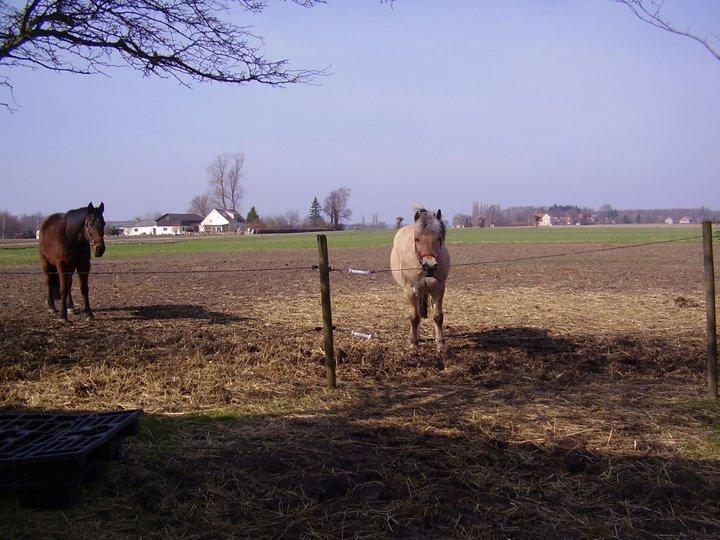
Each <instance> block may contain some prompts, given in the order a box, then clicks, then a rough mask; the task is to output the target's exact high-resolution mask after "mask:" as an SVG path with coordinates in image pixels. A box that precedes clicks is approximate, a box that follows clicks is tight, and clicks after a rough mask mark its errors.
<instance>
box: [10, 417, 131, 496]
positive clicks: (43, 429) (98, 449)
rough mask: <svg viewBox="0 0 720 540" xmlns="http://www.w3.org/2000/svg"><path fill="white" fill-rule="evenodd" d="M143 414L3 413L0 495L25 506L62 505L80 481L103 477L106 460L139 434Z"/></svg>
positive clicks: (117, 456) (116, 457)
mask: <svg viewBox="0 0 720 540" xmlns="http://www.w3.org/2000/svg"><path fill="white" fill-rule="evenodd" d="M141 414H142V411H141V410H133V411H122V412H107V413H83V414H54V413H47V414H37V413H14V414H0V493H2V494H16V495H18V497H19V498H20V502H21V504H23V505H25V506H32V507H63V506H71V505H72V504H73V503H74V502H75V489H76V487H77V486H78V484H80V482H83V481H87V480H91V479H94V478H96V477H97V476H98V475H99V472H100V469H101V466H102V460H107V459H118V458H120V456H121V455H122V439H123V437H126V436H128V435H136V434H137V432H138V425H139V418H140V415H141Z"/></svg>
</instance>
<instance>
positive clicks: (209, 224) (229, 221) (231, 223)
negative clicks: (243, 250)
mask: <svg viewBox="0 0 720 540" xmlns="http://www.w3.org/2000/svg"><path fill="white" fill-rule="evenodd" d="M244 229H245V218H244V217H242V216H241V215H240V213H239V212H236V211H234V210H228V209H227V208H213V210H212V211H211V212H210V213H209V214H208V215H207V216H205V219H203V220H202V221H201V222H200V232H204V233H224V232H238V231H243V230H244Z"/></svg>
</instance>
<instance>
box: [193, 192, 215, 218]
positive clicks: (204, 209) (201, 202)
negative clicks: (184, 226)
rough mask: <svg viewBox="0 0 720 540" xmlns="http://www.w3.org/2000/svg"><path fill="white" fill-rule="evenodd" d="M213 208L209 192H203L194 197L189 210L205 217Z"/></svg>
mask: <svg viewBox="0 0 720 540" xmlns="http://www.w3.org/2000/svg"><path fill="white" fill-rule="evenodd" d="M212 209H213V208H212V201H211V200H210V195H209V194H208V193H201V194H200V195H195V196H194V197H193V198H192V201H190V206H189V207H188V212H191V213H193V214H197V215H198V216H202V217H205V216H207V215H208V214H209V213H210V212H211V211H212Z"/></svg>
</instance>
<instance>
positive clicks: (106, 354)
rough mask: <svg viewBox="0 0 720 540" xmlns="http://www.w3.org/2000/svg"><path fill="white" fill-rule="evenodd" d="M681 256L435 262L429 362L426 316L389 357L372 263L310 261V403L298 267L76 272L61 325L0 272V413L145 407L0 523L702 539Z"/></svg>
mask: <svg viewBox="0 0 720 540" xmlns="http://www.w3.org/2000/svg"><path fill="white" fill-rule="evenodd" d="M578 247H586V246H565V245H563V246H560V247H558V246H543V245H533V246H527V245H512V246H499V245H493V246H452V256H453V260H454V261H455V262H467V261H470V260H480V259H488V260H489V259H496V258H511V257H513V256H522V255H523V254H529V255H539V254H543V253H549V252H556V251H559V250H572V249H574V248H578ZM697 249H698V248H697V246H691V245H686V244H671V245H661V246H654V247H653V248H652V249H650V250H647V249H645V250H643V249H640V248H638V249H632V250H627V251H613V252H607V253H604V254H602V255H597V256H592V257H590V256H583V257H580V256H574V257H570V258H568V259H540V260H537V261H533V262H532V263H506V264H502V265H498V266H494V265H492V266H491V265H488V266H482V267H461V268H457V269H456V270H454V271H453V273H452V275H451V278H450V281H449V284H448V293H447V300H446V304H447V305H446V308H447V312H446V319H445V320H446V324H447V334H448V341H449V345H450V348H451V352H450V355H449V356H447V357H440V356H437V355H436V354H435V353H434V349H433V346H432V343H431V333H430V329H429V325H428V324H427V323H424V324H423V327H422V329H423V330H422V332H423V334H422V335H423V337H424V341H423V342H422V343H421V349H420V352H419V353H411V352H410V351H409V349H408V346H407V334H408V328H407V322H406V313H405V309H406V308H405V305H404V300H403V298H402V297H401V295H400V294H399V292H398V290H397V289H396V287H395V285H394V284H393V282H392V280H391V278H390V276H388V275H387V274H376V275H373V276H370V277H361V276H347V275H344V274H341V273H333V274H332V285H331V287H332V292H333V310H334V321H335V323H336V324H337V331H336V350H337V354H338V378H339V381H340V388H339V390H338V391H337V392H332V393H327V392H326V391H325V390H324V383H323V376H324V365H323V354H322V350H321V348H320V344H321V335H320V333H319V332H317V330H316V328H317V327H318V325H319V323H320V319H319V317H320V310H319V293H318V277H317V274H316V273H315V272H312V271H309V270H308V271H292V272H276V273H269V274H251V273H250V274H248V273H243V274H231V273H229V274H187V275H182V274H173V275H152V274H149V275H146V276H137V275H117V276H109V275H103V276H101V275H98V276H94V277H92V278H91V295H92V299H93V302H94V305H95V307H96V315H97V319H96V320H94V321H90V320H87V319H85V318H84V317H82V316H75V317H72V316H71V323H70V324H69V325H65V326H63V325H61V324H59V323H58V322H57V321H56V320H54V319H53V318H52V317H51V316H50V315H49V314H48V313H46V311H45V310H44V309H43V304H42V302H43V290H42V284H41V280H40V279H39V278H38V279H35V278H27V277H14V278H9V277H8V278H3V279H2V280H0V308H1V309H2V312H1V313H2V315H0V342H1V343H2V347H1V348H0V385H2V388H3V393H2V396H0V405H2V406H5V407H12V408H24V409H30V410H46V409H66V410H67V409H78V410H79V409H83V410H85V409H96V410H97V409H102V410H106V409H114V408H131V407H143V408H144V409H145V410H146V411H147V412H149V413H151V416H150V417H148V418H146V419H145V420H144V422H143V429H142V436H141V438H140V439H139V440H137V441H132V442H131V443H130V445H129V447H128V450H127V452H126V457H125V460H124V462H123V463H121V464H120V465H117V466H112V467H110V468H109V469H108V471H107V476H106V480H107V482H106V483H100V484H96V485H89V486H87V487H85V488H83V492H82V494H81V504H80V505H79V507H78V508H76V509H74V510H72V511H70V512H67V513H65V514H64V515H62V516H61V515H57V514H54V513H44V514H43V513H33V512H27V511H24V510H18V509H17V508H16V507H15V505H14V502H13V501H0V523H2V524H3V525H0V530H2V531H3V533H4V534H3V536H15V535H22V534H25V535H30V536H42V535H47V534H50V533H51V531H52V532H58V531H62V532H61V534H64V535H67V536H70V535H73V536H82V537H88V536H98V535H100V536H102V535H105V536H107V535H113V536H117V535H133V536H137V535H158V534H165V535H167V534H171V535H173V536H176V535H177V536H180V535H190V536H198V535H204V534H208V531H212V533H213V534H216V535H218V536H275V535H277V536H283V535H285V536H291V537H294V536H303V535H305V536H358V537H377V536H406V537H407V536H412V537H415V536H421V535H430V536H477V535H484V534H485V535H486V534H488V531H494V532H496V534H498V535H505V536H571V537H573V536H613V535H623V536H644V535H645V536H658V535H668V534H669V535H678V534H691V535H692V534H695V535H710V534H717V533H718V532H719V531H720V528H719V527H720V525H719V524H718V520H717V516H718V515H720V508H719V507H718V503H717V501H718V500H719V498H718V495H719V493H718V492H717V488H716V487H715V486H717V485H718V484H720V482H718V481H719V480H720V466H719V465H718V462H717V457H718V450H717V444H716V442H715V435H713V430H714V429H717V425H718V424H720V410H717V409H716V408H713V407H712V406H710V405H707V404H706V403H705V402H703V401H698V400H699V399H700V398H702V396H703V395H704V384H705V376H704V371H703V366H704V362H705V356H704V355H705V353H704V334H703V331H704V320H703V316H704V312H703V309H702V306H703V304H702V268H701V266H700V264H699V260H700V259H699V258H698V257H697V255H698V254H697V253H696V251H697ZM387 251H388V250H381V249H345V250H333V252H332V253H331V258H332V261H331V263H332V265H333V266H334V267H335V268H342V267H344V266H351V265H352V266H353V267H360V268H363V267H365V268H371V267H376V266H386V264H387V260H386V259H387ZM313 256H314V253H312V252H310V251H287V252H274V253H258V254H253V253H243V254H241V255H235V254H233V255H232V256H229V255H226V254H211V255H192V256H189V255H184V256H168V257H162V258H153V259H147V260H138V259H135V260H128V261H118V262H110V263H108V264H105V263H103V265H102V267H103V269H105V270H110V269H112V268H117V269H126V270H130V269H133V270H142V269H146V270H152V269H161V268H178V267H189V268H195V269H201V268H237V267H243V266H263V267H270V266H273V267H274V266H282V265H287V266H293V267H294V266H301V265H305V264H307V265H308V266H310V265H311V264H312V263H313V262H315V261H314V257H313ZM238 257H241V260H238ZM78 297H79V295H78ZM678 299H681V300H678ZM350 330H361V331H367V332H372V333H374V334H375V335H376V338H374V339H372V340H370V341H367V340H361V339H356V338H352V337H351V336H350ZM693 404H695V405H693ZM128 512H130V513H131V514H132V515H133V519H132V520H127V519H126V517H125V516H127V515H128Z"/></svg>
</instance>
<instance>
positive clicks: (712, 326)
mask: <svg viewBox="0 0 720 540" xmlns="http://www.w3.org/2000/svg"><path fill="white" fill-rule="evenodd" d="M702 231H703V262H704V264H705V322H706V325H707V354H708V357H707V376H708V394H709V395H710V397H711V398H717V397H718V370H717V326H716V322H715V266H714V263H713V245H712V222H711V221H710V220H706V221H703V224H702Z"/></svg>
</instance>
